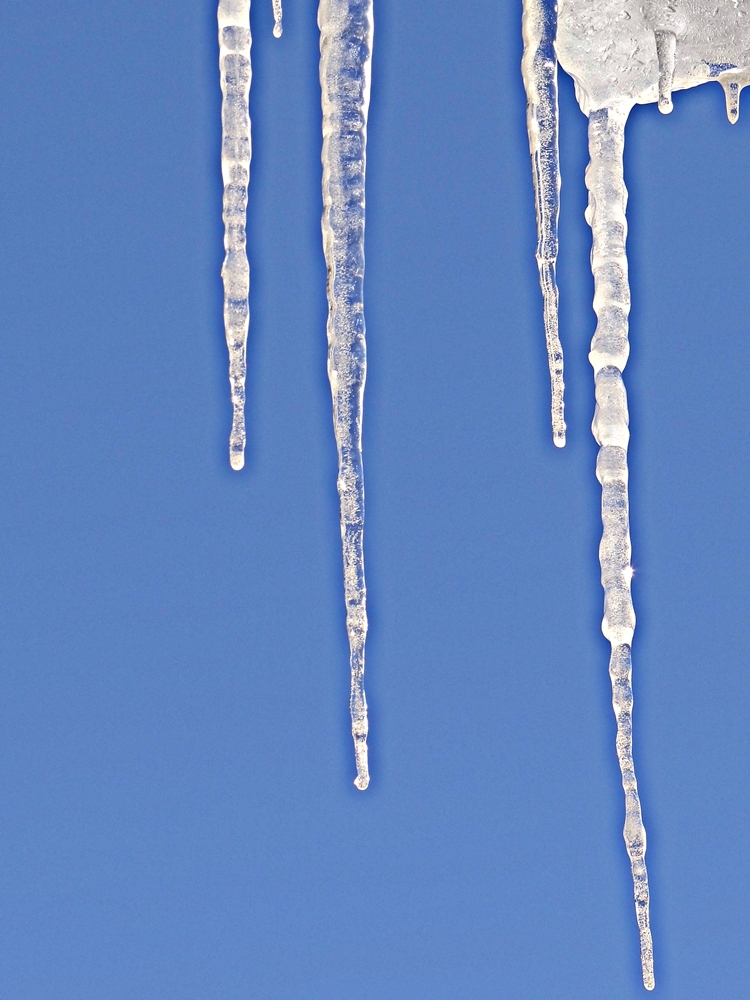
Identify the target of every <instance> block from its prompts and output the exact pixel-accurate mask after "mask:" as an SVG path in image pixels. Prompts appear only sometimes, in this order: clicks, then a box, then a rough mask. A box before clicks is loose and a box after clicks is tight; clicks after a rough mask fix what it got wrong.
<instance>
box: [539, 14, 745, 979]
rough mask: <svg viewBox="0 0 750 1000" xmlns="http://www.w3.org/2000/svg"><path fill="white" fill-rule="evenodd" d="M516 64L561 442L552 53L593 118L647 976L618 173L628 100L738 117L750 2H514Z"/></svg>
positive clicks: (620, 706)
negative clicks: (704, 105)
mask: <svg viewBox="0 0 750 1000" xmlns="http://www.w3.org/2000/svg"><path fill="white" fill-rule="evenodd" d="M523 35H524V57H523V66H522V70H523V76H524V83H525V86H526V94H527V102H528V103H527V118H528V128H529V143H530V148H531V159H532V169H533V174H534V190H535V194H536V206H537V226H538V233H539V242H538V245H537V261H538V264H539V272H540V279H541V284H542V292H543V298H544V325H545V333H546V338H547V351H548V356H549V363H550V375H551V379H552V428H553V437H554V441H555V444H557V445H562V444H564V424H563V423H562V350H561V348H560V343H559V340H558V339H557V329H558V322H557V300H558V293H557V286H556V283H555V261H556V257H557V216H558V211H559V190H560V171H559V157H558V152H557V143H558V114H557V62H558V60H559V63H560V65H561V66H562V68H563V69H564V70H565V71H566V72H567V73H569V74H570V75H571V76H572V77H573V80H574V81H575V87H576V96H577V98H578V102H579V104H580V106H581V109H582V110H583V112H584V114H586V115H588V116H589V152H590V157H591V160H590V163H589V167H588V169H587V171H586V186H587V187H588V191H589V204H588V208H587V210H586V220H587V222H588V223H589V225H590V226H591V230H592V236H593V244H592V251H591V269H592V272H593V275H594V311H595V313H596V317H597V326H596V332H595V334H594V338H593V341H592V344H591V352H590V354H589V360H590V361H591V364H592V366H593V368H594V380H595V386H596V410H595V414H594V421H593V425H592V430H593V433H594V437H595V438H596V440H597V442H598V444H599V446H600V450H599V456H598V459H597V464H596V474H597V478H598V479H599V482H600V483H601V486H602V526H603V534H602V541H601V545H600V548H599V556H600V561H601V573H602V586H603V587H604V620H603V622H602V631H603V632H604V635H605V636H606V637H607V638H608V639H609V641H610V643H611V645H612V653H611V657H610V664H609V672H610V678H611V681H612V703H613V706H614V710H615V717H616V720H617V740H616V746H617V757H618V760H619V763H620V770H621V773H622V784H623V788H624V791H625V828H624V831H623V832H624V837H625V844H626V847H627V851H628V856H629V858H630V864H631V869H632V874H633V886H634V892H635V907H636V916H637V919H638V928H639V932H640V941H641V965H642V970H643V984H644V986H645V987H646V989H649V990H650V989H653V988H654V968H653V950H652V942H651V930H650V926H649V889H648V875H647V873H646V864H645V854H646V831H645V829H644V827H643V822H642V818H641V804H640V801H639V798H638V785H637V783H636V778H635V769H634V765H633V746H632V710H633V689H632V685H631V645H632V641H633V634H634V629H635V613H634V610H633V602H632V600H631V594H630V584H631V579H632V568H631V564H630V557H631V550H630V526H629V514H628V507H629V504H628V464H627V451H628V440H629V431H628V407H627V396H626V392H625V385H624V383H623V378H622V372H623V370H624V368H625V365H626V364H627V360H628V354H629V351H630V347H629V343H628V314H629V312H630V288H629V284H628V261H627V256H626V250H625V243H626V237H627V221H626V218H625V208H626V204H627V191H626V189H625V182H624V176H623V152H624V147H625V125H626V122H627V118H628V115H629V113H630V110H631V109H632V107H633V106H634V105H635V104H650V103H657V104H658V107H659V110H660V111H662V112H663V113H665V114H667V113H669V112H670V111H671V110H672V93H673V92H674V91H676V90H684V89H687V88H690V87H696V86H698V85H699V84H701V83H706V82H708V81H710V80H717V81H718V82H719V83H720V84H721V86H722V87H723V88H724V93H725V95H726V104H727V115H728V117H729V120H730V122H733V123H734V122H736V121H737V119H738V117H739V100H740V93H741V91H742V88H743V87H745V86H747V85H748V83H750V0H559V3H558V4H557V5H556V4H555V3H554V0H524V19H523Z"/></svg>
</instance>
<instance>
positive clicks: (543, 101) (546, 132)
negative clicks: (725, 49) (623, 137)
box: [521, 0, 565, 448]
mask: <svg viewBox="0 0 750 1000" xmlns="http://www.w3.org/2000/svg"><path fill="white" fill-rule="evenodd" d="M556 33H557V4H556V3H554V2H553V0H524V5H523V42H524V49H523V60H522V62H521V71H522V74H523V81H524V85H525V87H526V101H527V104H526V125H527V128H528V133H529V147H530V149H531V169H532V172H533V175H534V194H535V197H536V224H537V236H538V241H537V247H536V260H537V265H538V267H539V283H540V284H541V286H542V296H543V301H544V333H545V337H546V341H547V361H548V364H549V374H550V382H551V384H552V440H553V441H554V443H555V444H556V445H557V447H558V448H562V447H564V445H565V409H564V406H565V401H564V392H565V386H564V383H563V351H562V345H561V343H560V334H559V330H558V290H557V274H556V270H557V224H558V219H559V216H560V154H559V150H558V114H557V56H556V55H555V44H554V43H555V35H556Z"/></svg>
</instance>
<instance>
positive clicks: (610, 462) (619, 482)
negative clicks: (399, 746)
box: [586, 108, 654, 990]
mask: <svg viewBox="0 0 750 1000" xmlns="http://www.w3.org/2000/svg"><path fill="white" fill-rule="evenodd" d="M628 111H629V108H626V109H624V110H623V109H607V108H604V109H601V110H598V111H593V112H592V113H591V115H590V117H589V152H590V156H591V161H590V163H589V166H588V169H587V171H586V186H587V188H588V191H589V206H588V209H587V211H586V221H587V222H588V223H589V225H590V226H591V229H592V234H593V247H592V251H591V269H592V272H593V275H594V311H595V312H596V316H597V320H598V322H597V327H596V332H595V334H594V339H593V341H592V344H591V353H590V354H589V360H590V361H591V364H592V366H593V368H594V378H595V385H596V412H595V415H594V422H593V425H592V430H593V433H594V437H595V438H596V441H597V443H598V444H599V446H600V448H599V456H598V458H597V463H596V475H597V479H598V480H599V482H600V483H601V486H602V526H603V534H602V541H601V545H600V547H599V558H600V561H601V572H602V586H603V587H604V621H603V622H602V631H603V632H604V635H605V636H606V638H607V639H609V641H610V643H611V644H612V654H611V658H610V663H609V673H610V678H611V681H612V704H613V707H614V711H615V718H616V720H617V739H616V746H617V758H618V761H619V764H620V771H621V773H622V785H623V789H624V791H625V828H624V831H623V835H624V837H625V845H626V847H627V851H628V856H629V858H630V866H631V870H632V874H633V887H634V893H635V910H636V917H637V920H638V930H639V933H640V942H641V966H642V971H643V985H644V986H645V987H646V989H647V990H652V989H653V988H654V958H653V945H652V940H651V928H650V923H649V891H648V874H647V872H646V860H645V856H646V831H645V829H644V827H643V821H642V817H641V803H640V799H639V797H638V785H637V783H636V777H635V767H634V764H633V688H632V684H631V646H632V641H633V633H634V630H635V612H634V610H633V602H632V598H631V592H630V588H631V579H632V575H633V571H632V567H631V563H630V555H631V548H630V524H629V509H628V460H627V451H628V442H629V438H630V432H629V430H628V406H627V396H626V393H625V386H624V384H623V380H622V371H623V369H624V367H625V365H626V363H627V360H628V353H629V345H628V314H629V312H630V289H629V285H628V262H627V257H626V251H625V241H626V236H627V222H626V218H625V208H626V204H627V191H626V189H625V181H624V177H623V152H624V147H625V122H626V120H627V114H628Z"/></svg>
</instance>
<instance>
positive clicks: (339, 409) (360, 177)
mask: <svg viewBox="0 0 750 1000" xmlns="http://www.w3.org/2000/svg"><path fill="white" fill-rule="evenodd" d="M372 16H373V12H372V0H320V5H319V7H318V27H319V28H320V87H321V98H322V104H323V153H322V161H323V220H322V228H323V251H324V253H325V260H326V267H327V271H328V280H327V292H328V327H327V330H328V377H329V379H330V382H331V394H332V397H333V426H334V431H335V435H336V445H337V448H338V456H339V471H338V491H339V500H340V505H341V542H342V547H343V556H344V599H345V602H346V630H347V633H348V636H349V651H350V663H351V696H350V702H349V707H350V710H351V717H352V737H353V739H354V756H355V763H356V766H357V777H356V779H355V781H354V784H355V785H356V786H357V788H359V789H360V790H362V791H363V790H364V789H365V788H367V786H368V784H369V782H370V774H369V770H368V763H367V729H368V724H367V701H366V699H365V689H364V673H365V639H366V637H367V610H366V606H365V593H366V592H365V567H364V554H363V529H364V516H365V493H364V477H363V468H362V399H363V393H364V388H365V373H366V367H367V359H366V349H365V313H364V299H363V281H364V269H365V248H364V238H365V153H366V147H367V113H368V109H369V104H370V73H371V65H372V33H373V19H372Z"/></svg>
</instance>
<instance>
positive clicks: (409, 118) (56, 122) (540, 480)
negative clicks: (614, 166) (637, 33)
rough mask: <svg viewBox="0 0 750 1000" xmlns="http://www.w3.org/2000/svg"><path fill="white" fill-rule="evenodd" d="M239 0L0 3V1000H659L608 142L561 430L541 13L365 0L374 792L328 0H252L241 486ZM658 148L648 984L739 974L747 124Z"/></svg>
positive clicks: (678, 104) (574, 180) (635, 196)
mask: <svg viewBox="0 0 750 1000" xmlns="http://www.w3.org/2000/svg"><path fill="white" fill-rule="evenodd" d="M215 25H216V21H215V4H214V3H213V2H208V0H190V2H187V3H186V2H184V0H181V2H179V3H178V2H176V0H161V2H159V3H153V2H148V3H147V2H146V0H129V2H128V3H127V4H98V3H97V4H95V3H93V2H91V0H89V2H80V0H67V2H66V3H63V4H60V3H53V2H52V0H39V2H37V3H34V4H32V3H29V2H14V0H6V3H4V4H3V7H2V10H1V11H0V94H1V95H2V100H1V101H0V330H2V338H0V383H1V384H0V463H1V466H2V488H1V489H0V665H1V671H0V780H1V785H0V844H1V850H0V995H1V996H3V997H7V998H9V1000H134V998H137V1000H213V998H217V1000H239V998H243V1000H244V998H253V1000H255V998H257V1000H308V998H310V1000H318V998H320V1000H344V998H349V997H351V996H357V997H358V998H361V1000H385V998H388V1000H423V998H424V1000H427V998H429V1000H467V998H471V1000H474V998H482V1000H484V998H486V997H498V998H509V1000H510V998H512V1000H543V998H544V1000H546V998H549V997H555V998H556V1000H564V998H576V1000H587V998H592V1000H594V998H597V1000H598V998H601V997H603V996H606V997H608V998H609V1000H624V998H635V997H640V996H643V992H642V987H641V985H640V969H639V963H638V953H637V934H636V928H635V918H634V912H633V903H632V889H631V883H630V872H629V867H628V863H627V858H626V855H625V850H624V846H623V842H622V837H621V828H622V819H623V801H622V791H621V788H620V781H619V772H618V770H617V764H616V760H615V754H614V719H613V716H612V711H611V706H610V693H609V681H608V676H607V652H608V647H607V644H606V642H605V641H604V639H603V638H602V636H601V633H600V631H599V622H600V618H601V605H602V597H601V590H600V585H599V578H598V562H597V545H598V538H599V531H600V523H599V509H598V505H599V487H598V484H597V483H596V480H595V478H594V468H593V466H594V459H595V445H594V442H593V440H592V439H591V436H590V432H589V424H590V420H591V415H592V407H593V392H592V385H591V382H592V379H591V370H590V367H589V364H588V361H587V357H586V355H587V350H588V342H589V340H590V337H591V334H592V332H593V325H594V316H593V313H592V310H591V296H592V283H591V278H590V273H589V269H588V252H589V248H590V233H589V230H588V227H587V226H586V225H585V223H584V221H583V210H584V207H585V199H586V195H585V189H584V184H583V171H584V167H585V164H586V160H587V154H586V122H585V119H584V118H583V116H582V115H581V114H580V112H579V111H578V110H577V107H576V105H575V102H574V97H573V91H572V85H571V83H570V81H569V80H568V79H567V78H564V79H563V80H562V82H561V105H562V125H563V133H562V160H563V169H564V187H563V202H562V210H563V217H562V226H561V233H562V251H561V259H560V283H561V287H562V335H563V340H564V345H565V349H566V362H567V368H566V382H567V387H568V389H567V402H568V409H567V418H568V428H569V431H568V435H569V436H568V440H569V445H568V448H567V449H566V450H565V451H563V452H558V451H556V450H555V449H554V447H553V445H552V442H551V436H550V432H549V428H548V393H549V389H548V381H547V373H546V360H545V356H544V347H543V336H542V329H541V303H540V295H539V290H538V285H537V277H536V267H535V264H534V258H533V253H534V245H535V234H534V211H533V197H532V191H531V178H530V170H529V163H528V146H527V140H526V134H525V119H524V95H523V89H522V84H521V79H520V72H519V62H520V58H521V38H520V3H519V2H514V3H510V4H498V3H495V2H491V0H478V2H475V3H472V4H469V5H465V4H458V3H447V2H446V0H441V2H437V3H436V2H435V0H408V2H406V3H399V2H397V0H377V8H376V49H375V60H374V86H373V103H372V112H371V127H370V149H369V160H368V174H369V180H368V223H367V226H368V228H367V260H368V270H367V280H366V296H367V315H368V334H369V347H370V354H369V358H370V367H369V381H368V388H367V394H366V429H365V449H366V470H367V490H368V511H367V516H368V521H367V535H366V545H367V560H368V583H369V600H370V605H369V606H370V618H371V636H370V640H369V644H368V674H367V690H368V696H369V702H370V707H371V724H372V728H371V747H372V751H371V763H372V771H373V781H372V785H371V787H370V789H369V791H367V792H366V793H365V794H362V793H359V792H357V791H356V790H355V788H354V787H353V785H352V779H353V777H354V768H353V760H352V747H351V740H350V736H349V728H348V713H347V697H348V664H347V648H346V638H345V632H344V622H343V599H342V587H341V581H340V576H341V573H340V551H339V536H338V523H337V498H336V493H335V449H334V445H333V437H332V428H331V415H330V396H329V390H328V386H327V382H326V375H325V354H326V349H325V315H326V304H325V294H324V280H325V271H324V266H323V260H322V253H321V249H320V229H319V218H320V211H321V201H320V166H319V155H320V153H319V151H320V138H319V137H320V110H319V102H320V96H319V88H318V83H317V44H318V40H317V30H316V25H315V5H314V3H313V2H312V0H298V2H296V3H295V2H292V0H288V3H287V10H286V18H285V33H284V37H283V39H282V40H281V41H280V42H278V41H275V40H274V39H273V38H272V36H271V27H272V16H271V5H270V3H265V2H256V3H255V4H254V9H253V29H254V33H255V45H254V49H253V58H254V83H253V91H252V113H253V137H254V146H255V149H254V160H253V168H252V193H251V197H250V213H249V235H250V247H251V250H250V255H251V263H252V269H253V271H252V273H253V285H252V299H251V306H252V332H251V339H250V346H249V378H248V400H249V402H248V408H247V409H248V422H249V442H248V465H247V467H246V469H245V470H244V472H242V473H240V474H237V473H233V472H232V471H231V470H230V468H229V465H228V461H227V444H226V440H227V435H228V430H229V419H230V409H229V402H228V386H227V378H226V350H225V346H224V342H223V328H222V323H221V283H220V278H219V269H220V265H221V259H222V229H221V219H220V194H221V188H220V173H219V164H218V154H219V107H220V94H219V88H218V72H217V42H216V27H215ZM723 101H724V99H723V95H722V93H721V90H720V88H719V87H718V86H715V85H712V86H706V87H702V88H699V89H698V90H696V91H693V92H689V93H685V94H678V95H677V96H676V100H675V111H674V114H673V115H672V116H671V117H670V118H666V119H665V118H662V117H661V116H660V115H659V113H658V112H657V110H656V108H655V107H653V106H652V107H648V108H639V109H636V111H635V112H634V114H633V116H632V119H631V122H630V125H629V127H628V149H627V164H626V166H627V181H628V185H629V189H630V193H631V205H630V213H629V218H630V237H629V248H630V259H631V269H632V278H633V302H634V307H633V313H632V341H633V353H632V361H631V364H630V365H629V367H628V370H627V373H626V380H627V384H628V387H629V392H630V403H631V415H632V431H633V438H632V471H633V475H632V480H631V482H632V509H633V541H634V565H635V568H636V576H635V581H634V592H635V601H636V608H637V613H638V629H637V632H636V645H635V651H634V656H635V671H636V680H635V684H636V740H637V744H636V753H637V766H638V773H639V778H640V783H641V788H642V797H643V802H644V809H645V817H646V823H647V827H648V832H649V851H648V863H649V872H650V877H651V885H652V897H653V925H654V934H655V947H656V974H657V994H658V995H660V996H662V997H664V998H665V1000H666V998H680V1000H691V998H695V1000H705V998H707V997H721V998H722V1000H732V998H741V997H745V996H746V990H747V982H748V976H750V948H748V938H749V937H750V838H749V837H748V819H749V818H750V817H749V816H748V811H749V807H748V802H749V801H750V798H749V796H748V785H749V783H750V774H749V773H748V761H749V760H750V739H749V738H748V725H747V705H748V702H749V701H750V681H749V678H748V670H747V664H748V654H749V653H750V648H749V647H750V610H749V606H750V571H749V568H748V567H749V566H750V520H749V518H748V504H747V494H748V489H749V488H750V457H749V455H748V444H749V443H750V440H749V434H748V425H749V422H750V401H749V398H748V397H749V393H748V381H749V376H748V373H749V372H750V338H749V337H748V326H749V323H750V321H749V319H748V317H750V282H748V269H749V267H750V242H749V241H748V231H749V230H750V226H749V223H750V171H749V170H748V163H750V115H746V117H745V118H742V119H741V120H740V123H739V124H738V125H737V126H736V127H734V128H733V127H731V126H730V125H729V124H728V122H727V120H726V117H725V113H724V109H723Z"/></svg>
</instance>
